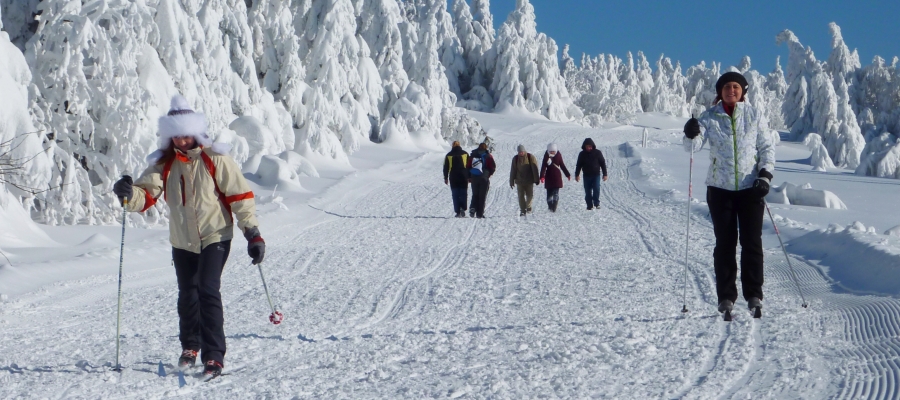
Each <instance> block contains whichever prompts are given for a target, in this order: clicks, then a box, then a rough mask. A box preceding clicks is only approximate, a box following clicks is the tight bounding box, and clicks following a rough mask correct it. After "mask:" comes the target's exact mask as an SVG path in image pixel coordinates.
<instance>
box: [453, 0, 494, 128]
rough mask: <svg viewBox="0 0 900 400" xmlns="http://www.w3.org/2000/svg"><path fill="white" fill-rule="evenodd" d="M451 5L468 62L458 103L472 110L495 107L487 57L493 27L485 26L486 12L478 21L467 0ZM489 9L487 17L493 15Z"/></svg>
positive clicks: (461, 82) (485, 109)
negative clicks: (489, 89)
mask: <svg viewBox="0 0 900 400" xmlns="http://www.w3.org/2000/svg"><path fill="white" fill-rule="evenodd" d="M476 3H477V2H476ZM482 3H484V2H482ZM452 7H453V8H452V10H453V21H454V25H456V34H457V36H458V37H459V41H460V43H461V44H462V47H463V57H464V59H465V64H466V70H465V73H464V74H460V76H459V85H460V92H461V93H462V96H461V97H458V102H457V104H458V105H459V106H461V107H465V108H468V109H472V110H477V111H490V110H491V109H493V108H494V101H493V98H492V97H491V96H490V93H489V92H488V90H487V87H489V86H490V79H489V73H490V72H489V70H488V68H487V65H488V62H487V60H486V58H488V52H490V50H491V47H492V46H493V41H494V37H493V32H494V31H493V27H491V28H490V30H487V29H485V27H484V26H483V19H484V18H485V17H484V16H483V15H482V21H476V20H475V17H473V16H472V12H471V9H470V8H469V4H468V3H466V1H465V0H453V5H452ZM489 13H490V11H489V10H488V15H487V18H488V19H491V16H490V14H489Z"/></svg>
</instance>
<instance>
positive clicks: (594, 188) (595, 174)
mask: <svg viewBox="0 0 900 400" xmlns="http://www.w3.org/2000/svg"><path fill="white" fill-rule="evenodd" d="M582 170H584V201H585V203H587V209H588V210H593V209H594V208H599V207H600V172H603V181H604V182H606V180H607V179H609V178H608V175H607V174H606V159H605V158H603V152H601V151H600V150H599V149H597V146H595V145H594V141H593V140H591V138H587V139H584V143H582V144H581V153H578V161H576V162H575V182H578V181H579V180H580V177H579V175H581V171H582Z"/></svg>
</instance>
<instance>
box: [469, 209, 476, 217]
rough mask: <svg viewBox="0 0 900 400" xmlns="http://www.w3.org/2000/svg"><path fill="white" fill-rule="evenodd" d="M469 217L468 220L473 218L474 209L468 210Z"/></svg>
mask: <svg viewBox="0 0 900 400" xmlns="http://www.w3.org/2000/svg"><path fill="white" fill-rule="evenodd" d="M469 217H470V218H475V209H474V208H470V209H469Z"/></svg>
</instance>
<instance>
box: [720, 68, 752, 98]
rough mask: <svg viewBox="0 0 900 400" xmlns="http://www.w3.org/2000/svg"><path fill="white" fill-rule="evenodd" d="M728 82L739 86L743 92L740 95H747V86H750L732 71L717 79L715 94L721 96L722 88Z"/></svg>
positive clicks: (741, 76) (742, 77)
mask: <svg viewBox="0 0 900 400" xmlns="http://www.w3.org/2000/svg"><path fill="white" fill-rule="evenodd" d="M729 82H737V84H738V85H741V89H743V90H744V93H742V95H746V94H747V89H749V88H748V86H750V85H749V84H748V83H747V79H746V78H744V76H743V75H741V74H739V73H737V72H733V71H732V72H726V73H724V74H722V76H720V77H719V80H717V81H716V94H717V95H722V88H723V87H725V84H726V83H729Z"/></svg>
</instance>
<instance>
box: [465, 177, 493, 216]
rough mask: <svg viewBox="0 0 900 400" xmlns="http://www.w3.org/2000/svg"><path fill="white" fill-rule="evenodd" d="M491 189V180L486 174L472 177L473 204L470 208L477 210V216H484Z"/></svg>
mask: <svg viewBox="0 0 900 400" xmlns="http://www.w3.org/2000/svg"><path fill="white" fill-rule="evenodd" d="M490 189H491V180H490V179H488V178H487V177H486V176H484V175H482V176H473V177H472V204H471V205H470V206H469V209H470V210H473V209H474V210H475V216H476V217H478V218H483V217H484V203H485V201H486V200H487V194H488V190H490Z"/></svg>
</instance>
